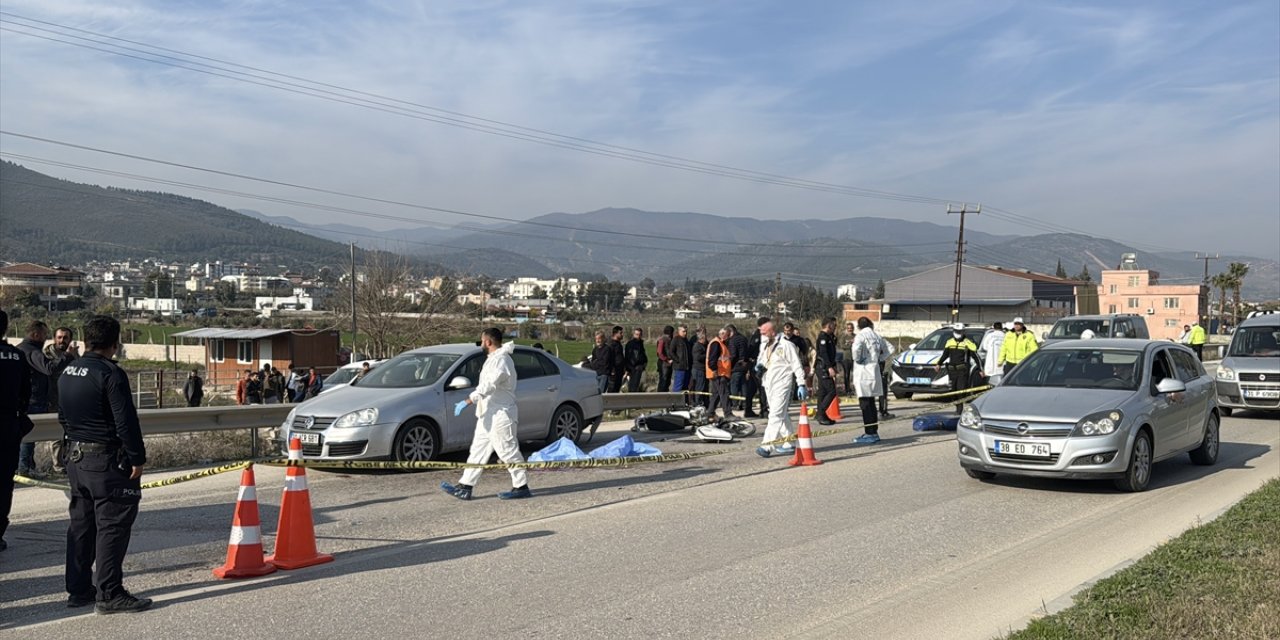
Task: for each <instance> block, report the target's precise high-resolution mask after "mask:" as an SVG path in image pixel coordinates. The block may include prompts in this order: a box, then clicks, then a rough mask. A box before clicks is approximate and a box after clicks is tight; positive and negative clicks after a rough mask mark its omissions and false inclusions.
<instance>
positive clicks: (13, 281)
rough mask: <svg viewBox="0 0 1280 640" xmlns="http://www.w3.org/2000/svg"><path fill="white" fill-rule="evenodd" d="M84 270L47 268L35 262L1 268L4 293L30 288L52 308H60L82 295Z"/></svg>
mask: <svg viewBox="0 0 1280 640" xmlns="http://www.w3.org/2000/svg"><path fill="white" fill-rule="evenodd" d="M83 288H84V273H83V272H80V271H76V270H75V269H67V268H65V267H46V266H43V265H38V264H34V263H31V262H19V263H16V264H11V265H8V266H4V267H0V292H5V291H6V290H29V291H33V292H35V294H36V295H38V296H40V302H41V304H43V305H45V306H47V307H49V308H50V309H57V308H60V304H59V303H60V302H61V301H63V300H66V299H67V298H70V297H72V296H78V295H81V293H82V290H83Z"/></svg>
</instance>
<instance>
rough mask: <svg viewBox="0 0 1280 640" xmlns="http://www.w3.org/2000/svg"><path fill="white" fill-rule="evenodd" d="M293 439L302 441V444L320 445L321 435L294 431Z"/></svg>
mask: <svg viewBox="0 0 1280 640" xmlns="http://www.w3.org/2000/svg"><path fill="white" fill-rule="evenodd" d="M293 437H295V438H297V439H298V440H300V441H302V444H320V434H318V433H303V432H300V431H294V432H293Z"/></svg>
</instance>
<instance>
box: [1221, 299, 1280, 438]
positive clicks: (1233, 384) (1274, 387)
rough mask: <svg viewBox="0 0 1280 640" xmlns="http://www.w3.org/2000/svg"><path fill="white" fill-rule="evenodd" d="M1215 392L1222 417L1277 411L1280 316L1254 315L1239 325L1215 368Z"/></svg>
mask: <svg viewBox="0 0 1280 640" xmlns="http://www.w3.org/2000/svg"><path fill="white" fill-rule="evenodd" d="M1217 391H1218V406H1219V407H1221V410H1222V415H1224V416H1229V415H1231V412H1232V410H1234V409H1264V410H1271V411H1274V410H1280V313H1276V312H1274V311H1263V312H1254V313H1252V314H1250V315H1249V317H1248V318H1247V319H1245V321H1244V322H1241V323H1240V326H1239V327H1237V328H1236V331H1235V333H1234V334H1232V336H1231V345H1230V346H1229V347H1227V355H1226V357H1225V358H1223V359H1222V362H1221V363H1220V364H1219V365H1218V381H1217Z"/></svg>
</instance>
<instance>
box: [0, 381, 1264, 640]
mask: <svg viewBox="0 0 1280 640" xmlns="http://www.w3.org/2000/svg"><path fill="white" fill-rule="evenodd" d="M897 404H899V405H901V406H902V407H903V408H905V407H907V406H911V405H912V403H897ZM845 423H846V424H848V423H849V421H848V420H846V422H845ZM626 426H627V425H625V424H620V423H614V424H609V425H606V426H605V427H604V428H602V430H601V433H600V434H597V436H596V437H597V440H598V441H600V442H603V441H604V440H605V439H607V438H608V437H610V436H613V435H621V434H622V433H626V432H627V430H626ZM881 432H882V435H884V436H886V440H885V441H884V442H883V443H882V444H881V445H880V446H878V447H875V448H870V449H867V448H854V447H852V446H851V445H850V444H849V442H850V440H851V438H852V435H854V432H850V433H849V434H848V435H840V436H833V437H828V438H821V439H819V440H818V441H817V446H818V447H819V456H820V457H821V458H822V459H823V460H824V461H825V464H823V465H822V466H819V467H811V468H791V467H788V466H787V464H786V462H785V460H782V459H779V458H772V459H768V460H765V459H761V458H759V457H757V456H755V455H753V454H752V453H751V450H752V449H753V448H754V446H755V445H754V442H752V443H734V444H730V445H709V444H704V443H698V442H696V441H690V440H691V438H689V437H688V435H687V434H686V435H678V436H676V437H675V438H673V439H667V440H666V441H663V442H659V443H657V445H658V446H659V447H661V448H663V450H664V451H668V452H675V451H687V450H705V449H707V448H727V449H729V453H726V454H725V455H720V456H714V457H709V458H703V459H700V460H694V461H688V462H682V463H676V464H670V465H642V466H636V467H632V468H626V469H601V470H580V471H546V472H535V473H533V474H532V475H531V485H532V487H533V488H534V491H535V492H536V494H537V495H536V498H535V499H533V500H526V501H516V502H504V501H500V500H498V499H496V498H495V497H493V495H494V493H496V492H497V491H499V490H502V489H503V488H505V487H506V486H508V482H507V477H506V473H505V472H498V473H494V472H486V475H485V477H484V478H483V479H482V480H481V483H480V486H479V488H478V493H477V495H478V496H479V497H478V499H476V500H474V501H472V502H470V503H463V502H459V501H457V500H454V499H452V498H450V497H448V496H445V495H444V494H442V493H440V492H439V491H438V490H437V489H436V487H437V485H438V484H439V483H440V481H442V480H453V479H454V478H455V477H456V474H455V473H453V472H429V473H410V474H396V473H362V474H338V473H325V472H317V471H312V472H311V473H310V474H309V480H310V486H311V500H312V503H313V505H315V509H316V516H315V519H316V532H317V535H318V536H319V546H320V548H321V550H322V551H325V552H329V553H333V554H334V555H335V556H337V560H336V561H335V562H333V563H331V564H327V565H320V566H317V567H311V568H307V569H300V570H296V571H290V572H277V573H276V574H273V575H271V576H267V577H265V578H260V579H254V580H246V581H218V580H215V579H214V578H213V576H212V575H211V572H210V571H211V569H212V568H213V567H215V566H218V565H220V564H221V563H222V560H223V558H224V556H225V552H226V539H227V534H228V531H229V527H230V521H231V511H232V503H233V501H234V498H235V492H236V485H237V483H238V480H239V478H238V475H239V474H236V473H232V474H226V475H222V476H217V477H214V478H207V479H203V480H200V481H196V482H191V483H186V484H181V485H176V486H172V487H166V488H161V489H156V490H153V491H150V492H149V493H148V495H147V496H146V497H145V498H144V506H143V510H142V514H141V516H140V517H139V520H138V524H137V526H136V527H135V530H134V537H133V541H134V542H133V547H132V550H131V553H130V556H129V559H128V561H127V562H126V566H125V571H126V586H128V587H129V588H130V589H131V590H133V591H134V592H135V593H138V594H140V595H146V596H150V597H153V598H155V599H156V601H157V605H156V608H155V609H154V610H153V611H150V612H147V613H143V614H137V615H118V616H111V617H106V616H95V615H93V614H91V613H88V614H86V613H85V610H83V609H75V610H71V609H66V608H65V607H64V606H63V600H64V599H65V597H66V594H65V593H64V592H63V590H62V578H61V571H62V569H61V567H62V561H63V554H64V542H63V536H64V531H65V508H66V505H65V498H64V497H63V495H62V494H61V493H59V492H57V491H52V490H48V489H36V488H21V489H19V490H18V491H17V495H16V496H15V506H14V515H13V521H14V523H13V525H12V526H11V527H10V533H9V535H8V536H6V537H7V539H8V541H9V544H10V547H9V550H8V551H5V552H3V553H0V572H2V573H0V576H2V577H0V637H14V638H17V637H21V638H23V639H24V640H38V639H42V638H83V637H100V638H123V637H138V638H197V637H198V638H208V637H218V638H279V637H289V636H294V635H305V636H307V637H310V638H353V637H409V638H457V637H472V636H482V637H487V638H540V637H575V638H695V637H696V638H864V637H865V638H989V637H992V636H994V635H996V634H998V633H1000V632H1002V631H1007V630H1009V629H1010V628H1018V627H1020V626H1021V625H1023V624H1025V622H1026V620H1027V619H1028V618H1029V617H1030V616H1033V615H1036V613H1037V611H1039V610H1043V608H1044V607H1049V608H1051V609H1052V608H1056V607H1060V606H1063V605H1065V604H1067V603H1069V596H1070V594H1071V593H1072V592H1073V591H1074V590H1076V589H1077V588H1078V587H1079V586H1080V585H1082V584H1084V583H1087V582H1089V581H1091V580H1094V579H1096V578H1098V577H1100V576H1102V575H1105V574H1106V573H1107V572H1109V571H1111V570H1113V569H1114V568H1116V567H1117V566H1120V565H1122V564H1124V563H1126V562H1129V561H1131V560H1133V559H1136V558H1137V557H1140V556H1142V555H1143V554H1145V553H1146V552H1147V551H1149V550H1150V549H1151V548H1153V547H1154V546H1155V545H1157V544H1159V543H1161V542H1163V541H1164V540H1167V539H1168V538H1169V537H1171V536H1174V535H1176V534H1178V533H1180V532H1181V531H1183V530H1185V529H1186V528H1188V527H1190V526H1194V525H1195V524H1197V523H1199V522H1202V521H1204V520H1207V519H1209V518H1212V517H1214V516H1216V515H1217V514H1218V513H1220V512H1221V511H1222V510H1224V509H1225V508H1226V507H1228V506H1230V505H1231V504H1233V503H1234V502H1236V501H1237V500H1238V499H1239V498H1240V497H1241V496H1243V495H1244V494H1245V493H1248V492H1249V491H1251V490H1253V489H1255V488H1256V487H1258V486H1259V485H1261V484H1262V483H1263V482H1265V481H1266V480H1268V479H1270V478H1273V477H1277V476H1280V453H1277V447H1278V446H1280V421H1278V420H1277V418H1276V416H1274V415H1271V416H1267V415H1262V414H1253V413H1243V414H1242V413H1237V414H1236V417H1232V418H1228V419H1226V420H1224V423H1223V428H1222V437H1223V446H1222V455H1221V458H1220V460H1219V463H1218V465H1217V466H1214V467H1209V468H1205V467H1197V466H1193V465H1191V464H1190V463H1189V462H1188V461H1187V460H1186V457H1185V456H1180V457H1179V458H1177V459H1175V460H1170V461H1166V462H1162V463H1160V464H1158V465H1156V467H1155V473H1154V478H1153V485H1152V489H1151V490H1149V491H1147V492H1145V493H1141V494H1122V493H1118V492H1116V491H1114V490H1113V489H1112V488H1111V487H1110V484H1109V483H1101V482H1097V483H1095V482H1066V481H1048V480H1028V479H997V480H996V481H993V482H989V483H984V482H978V481H975V480H971V479H969V478H968V477H967V476H965V474H964V472H963V471H961V469H960V468H959V466H958V464H957V463H956V454H955V444H954V436H953V435H952V434H949V433H923V434H922V433H915V432H912V431H911V427H910V422H909V421H907V420H899V421H895V422H893V423H890V424H889V425H887V426H885V427H882V429H881ZM641 435H642V437H643V439H646V440H651V441H654V440H657V439H658V438H660V437H661V436H660V435H659V434H641ZM593 444H594V443H593ZM257 476H258V488H259V499H260V503H261V511H262V519H263V522H264V523H265V524H264V527H263V529H264V533H265V534H267V539H266V546H267V548H268V550H270V548H271V546H272V542H273V539H272V537H271V534H273V533H274V530H275V524H274V523H275V518H276V517H277V514H278V509H277V507H278V504H279V497H280V490H281V487H282V483H283V471H282V470H280V469H271V468H263V467H259V468H258V469H257Z"/></svg>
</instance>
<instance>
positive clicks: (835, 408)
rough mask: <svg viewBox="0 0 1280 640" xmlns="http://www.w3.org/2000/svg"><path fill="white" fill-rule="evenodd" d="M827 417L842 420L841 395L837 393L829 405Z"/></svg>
mask: <svg viewBox="0 0 1280 640" xmlns="http://www.w3.org/2000/svg"><path fill="white" fill-rule="evenodd" d="M827 419H828V420H831V421H832V422H840V396H839V394H837V395H836V396H835V399H834V400H832V401H831V404H829V405H827Z"/></svg>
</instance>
